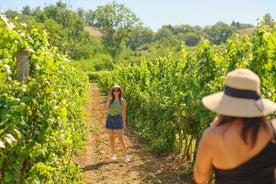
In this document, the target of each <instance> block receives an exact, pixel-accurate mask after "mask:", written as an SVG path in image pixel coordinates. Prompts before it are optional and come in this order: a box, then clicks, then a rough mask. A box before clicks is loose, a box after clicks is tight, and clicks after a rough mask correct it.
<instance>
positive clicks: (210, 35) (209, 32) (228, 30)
mask: <svg viewBox="0 0 276 184" xmlns="http://www.w3.org/2000/svg"><path fill="white" fill-rule="evenodd" d="M235 31H236V28H235V27H234V26H229V25H228V24H225V23H223V22H218V23H216V24H215V25H213V26H206V27H205V29H204V34H205V37H206V38H207V39H208V40H209V41H210V42H211V43H213V44H217V45H219V44H222V43H226V40H227V39H228V38H229V37H230V36H232V34H233V33H234V32H235Z"/></svg>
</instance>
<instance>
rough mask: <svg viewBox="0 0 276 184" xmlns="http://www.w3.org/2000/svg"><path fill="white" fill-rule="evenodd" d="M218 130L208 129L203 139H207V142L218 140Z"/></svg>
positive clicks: (214, 128)
mask: <svg viewBox="0 0 276 184" xmlns="http://www.w3.org/2000/svg"><path fill="white" fill-rule="evenodd" d="M217 132H218V128H217V127H215V126H214V127H208V128H207V129H206V130H205V131H204V132H203V135H202V138H204V139H206V140H210V141H212V140H216V139H217V135H218V133H217Z"/></svg>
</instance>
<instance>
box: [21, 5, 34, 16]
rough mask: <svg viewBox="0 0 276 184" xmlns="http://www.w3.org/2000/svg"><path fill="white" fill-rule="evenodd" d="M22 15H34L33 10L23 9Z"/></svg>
mask: <svg viewBox="0 0 276 184" xmlns="http://www.w3.org/2000/svg"><path fill="white" fill-rule="evenodd" d="M22 14H24V15H32V10H31V7H30V6H24V7H23V9H22Z"/></svg>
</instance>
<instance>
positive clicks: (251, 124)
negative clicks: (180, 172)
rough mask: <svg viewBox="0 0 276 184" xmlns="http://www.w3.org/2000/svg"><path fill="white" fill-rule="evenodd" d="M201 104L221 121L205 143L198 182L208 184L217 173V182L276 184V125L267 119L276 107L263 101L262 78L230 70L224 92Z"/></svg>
mask: <svg viewBox="0 0 276 184" xmlns="http://www.w3.org/2000/svg"><path fill="white" fill-rule="evenodd" d="M202 103H203V105H204V106H205V107H206V108H207V109H209V110H211V111H213V112H216V113H217V117H216V118H215V119H214V121H213V122H212V123H211V126H210V127H209V128H207V129H206V130H205V132H204V133H203V136H202V139H201V141H200V144H199V147H198V153H197V157H196V161H195V165H194V169H193V175H194V180H195V182H196V183H208V181H209V180H210V178H211V175H212V171H214V174H215V183H217V184H275V168H276V144H274V142H275V141H276V133H275V132H276V131H275V127H276V126H275V125H274V126H275V127H273V123H272V122H271V121H267V120H266V116H267V115H268V114H271V113H273V112H275V111H276V104H275V103H273V102H272V101H270V100H267V99H264V98H262V97H261V84H260V79H259V77H258V76H257V75H256V74H255V73H254V72H252V71H251V70H249V69H236V70H234V71H232V72H229V73H228V74H227V76H226V80H225V89H224V91H223V92H219V93H216V94H212V95H209V96H206V97H204V98H203V99H202ZM274 124H275V123H274Z"/></svg>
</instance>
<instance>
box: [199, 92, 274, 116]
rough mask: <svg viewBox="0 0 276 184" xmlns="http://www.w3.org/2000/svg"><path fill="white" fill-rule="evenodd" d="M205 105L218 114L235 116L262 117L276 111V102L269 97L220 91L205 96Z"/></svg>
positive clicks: (203, 100) (203, 101)
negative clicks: (254, 96) (245, 96)
mask: <svg viewBox="0 0 276 184" xmlns="http://www.w3.org/2000/svg"><path fill="white" fill-rule="evenodd" d="M202 103H203V105H204V106H205V107H206V108H207V109H209V110H211V111H214V112H216V113H218V114H221V115H226V116H235V117H261V116H266V115H268V114H271V113H273V112H274V111H276V104H275V103H274V102H272V101H270V100H268V99H264V98H261V99H259V100H257V101H256V100H254V99H244V98H235V97H231V96H228V95H225V94H224V92H219V93H215V94H211V95H208V96H205V97H203V99H202Z"/></svg>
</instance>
